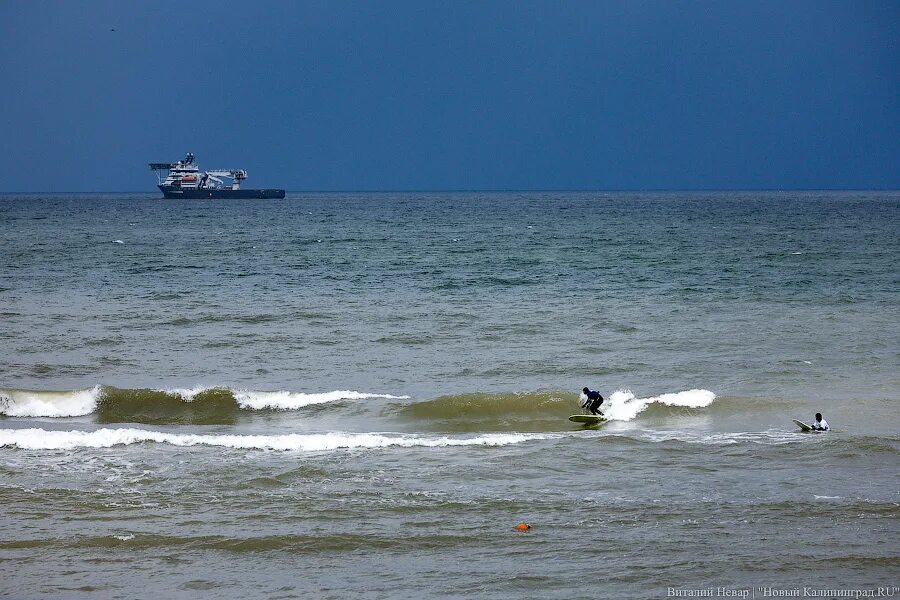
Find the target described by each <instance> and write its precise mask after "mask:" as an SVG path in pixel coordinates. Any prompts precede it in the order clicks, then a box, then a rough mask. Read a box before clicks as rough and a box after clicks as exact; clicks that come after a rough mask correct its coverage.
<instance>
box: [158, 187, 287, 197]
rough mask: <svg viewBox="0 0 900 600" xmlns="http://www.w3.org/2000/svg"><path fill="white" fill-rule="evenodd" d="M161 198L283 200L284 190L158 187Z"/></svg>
mask: <svg viewBox="0 0 900 600" xmlns="http://www.w3.org/2000/svg"><path fill="white" fill-rule="evenodd" d="M159 190H160V191H161V192H162V193H163V196H164V197H166V198H169V199H176V200H177V199H179V198H180V199H183V200H237V199H260V200H261V199H268V198H277V199H281V198H284V190H275V189H266V190H207V189H185V188H179V189H175V188H171V187H165V186H159Z"/></svg>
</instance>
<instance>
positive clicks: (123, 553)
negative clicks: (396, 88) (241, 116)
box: [0, 192, 900, 599]
mask: <svg viewBox="0 0 900 600" xmlns="http://www.w3.org/2000/svg"><path fill="white" fill-rule="evenodd" d="M898 264H900V193H898V192H802V193H801V192H740V193H738V192H715V193H714V192H709V193H688V192H685V193H674V192H673V193H601V192H591V193H588V192H584V193H569V192H565V193H562V192H560V193H552V192H546V193H537V192H527V193H462V192H460V193H403V194H392V193H377V194H375V193H356V194H350V193H347V194H343V193H329V194H289V195H288V197H287V198H286V199H285V200H263V201H259V200H254V201H191V202H188V201H165V200H161V199H159V198H158V197H157V195H155V194H81V195H40V194H31V195H10V194H7V195H0V506H2V510H0V531H2V532H3V533H2V536H0V596H3V597H10V598H73V597H85V598H91V597H93V598H135V597H148V596H156V597H164V598H213V597H215V598H222V597H227V598H257V597H258V598H351V597H352V598H421V597H443V598H463V597H465V598H470V597H476V598H497V599H500V598H503V599H506V598H664V597H673V596H674V595H676V594H677V593H679V592H684V593H687V592H690V591H694V592H695V593H696V592H701V591H705V590H712V592H711V593H712V595H713V596H716V595H719V596H724V594H725V593H727V592H729V591H734V592H736V593H739V594H740V593H744V592H745V591H746V593H747V594H752V595H753V596H754V597H772V593H777V592H779V591H780V592H785V593H789V592H792V591H795V590H799V592H798V595H802V594H803V593H804V589H805V588H809V589H810V590H811V591H813V592H816V591H821V592H822V594H820V595H819V597H841V595H842V594H844V593H848V592H852V590H878V589H882V590H885V593H890V594H892V595H895V596H897V595H900V589H898V586H900V544H898V541H897V540H898V539H900V535H898V534H900V522H898V516H900V468H898V467H900V460H898V458H900V434H898V424H900V419H898V406H900V368H898V367H900V342H898V340H900V302H898V300H900V295H898V291H900V268H898ZM584 386H589V387H592V388H594V389H599V390H600V391H601V393H603V394H604V396H605V397H606V398H607V400H606V402H605V403H604V405H603V408H604V410H605V411H606V413H607V416H608V417H609V420H608V421H607V422H606V423H605V424H603V425H602V426H600V427H596V428H583V427H581V426H578V425H575V424H573V423H570V422H569V421H568V420H567V419H566V417H567V416H568V415H570V414H572V413H576V412H579V407H578V391H579V390H580V389H581V388H582V387H584ZM815 412H822V413H823V414H824V415H825V418H826V419H827V420H828V422H829V423H830V425H831V427H832V431H831V432H829V433H827V434H803V433H800V431H799V429H798V428H796V427H795V426H794V424H793V423H792V422H791V419H793V418H799V419H801V420H804V421H811V420H812V419H813V414H814V413H815ZM521 522H525V523H528V524H530V525H531V529H530V530H528V531H526V532H520V531H516V530H515V529H514V526H515V525H516V524H518V523H521ZM719 588H722V592H723V593H722V594H720V593H719V592H720V590H719ZM767 589H768V590H769V592H770V595H769V596H765V594H766V590H767ZM747 597H750V596H749V595H748V596H747Z"/></svg>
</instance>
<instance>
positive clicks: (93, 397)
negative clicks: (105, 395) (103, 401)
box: [0, 385, 101, 417]
mask: <svg viewBox="0 0 900 600" xmlns="http://www.w3.org/2000/svg"><path fill="white" fill-rule="evenodd" d="M100 391H101V390H100V386H99V385H96V386H94V387H92V388H90V389H87V390H73V391H70V392H54V391H35V390H0V414H3V415H6V416H7V417H78V416H81V415H89V414H91V413H92V412H94V409H95V408H96V407H97V400H98V399H99V398H100Z"/></svg>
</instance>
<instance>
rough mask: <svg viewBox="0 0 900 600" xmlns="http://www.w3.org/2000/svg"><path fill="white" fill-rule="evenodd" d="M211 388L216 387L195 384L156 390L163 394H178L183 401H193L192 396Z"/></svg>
mask: <svg viewBox="0 0 900 600" xmlns="http://www.w3.org/2000/svg"><path fill="white" fill-rule="evenodd" d="M212 389H216V388H215V386H210V385H195V386H194V387H192V388H170V389H166V390H160V389H157V390H156V391H157V392H163V393H164V394H169V395H170V396H179V397H180V398H181V399H182V400H184V401H185V402H193V401H194V397H195V396H196V395H197V394H202V393H203V392H207V391H209V390H212Z"/></svg>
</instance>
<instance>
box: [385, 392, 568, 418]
mask: <svg viewBox="0 0 900 600" xmlns="http://www.w3.org/2000/svg"><path fill="white" fill-rule="evenodd" d="M574 400H575V395H574V394H571V393H569V394H560V393H556V392H520V393H505V394H490V393H471V394H460V395H457V396H441V397H439V398H435V399H433V400H426V401H423V402H416V403H415V404H408V405H405V406H403V407H402V408H401V412H402V414H404V415H406V416H408V417H413V418H416V419H485V418H488V419H489V418H494V417H507V416H510V415H519V416H526V415H531V416H537V415H541V414H543V415H546V416H550V417H555V416H559V415H561V414H563V413H567V412H569V411H570V410H572V404H573V402H574Z"/></svg>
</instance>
